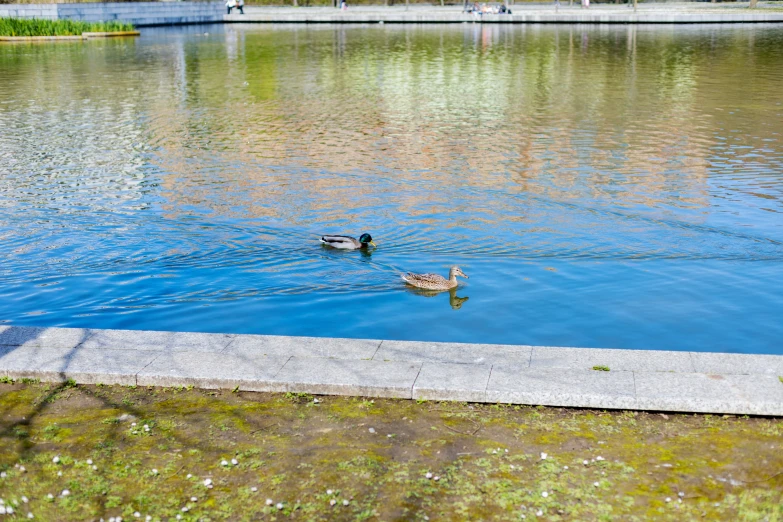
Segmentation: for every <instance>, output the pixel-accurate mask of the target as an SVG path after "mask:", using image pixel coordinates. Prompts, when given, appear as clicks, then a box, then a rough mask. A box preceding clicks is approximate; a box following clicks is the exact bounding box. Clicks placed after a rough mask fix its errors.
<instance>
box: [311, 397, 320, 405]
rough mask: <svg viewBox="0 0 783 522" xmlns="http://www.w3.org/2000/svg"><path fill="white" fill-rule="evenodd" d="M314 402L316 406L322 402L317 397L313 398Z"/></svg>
mask: <svg viewBox="0 0 783 522" xmlns="http://www.w3.org/2000/svg"><path fill="white" fill-rule="evenodd" d="M313 402H314V403H315V404H318V403H319V402H321V401H319V400H318V398H317V397H316V398H313Z"/></svg>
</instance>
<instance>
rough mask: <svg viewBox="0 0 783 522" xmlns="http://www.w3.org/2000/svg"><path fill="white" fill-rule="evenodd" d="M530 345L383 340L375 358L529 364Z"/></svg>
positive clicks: (459, 362) (507, 364)
mask: <svg viewBox="0 0 783 522" xmlns="http://www.w3.org/2000/svg"><path fill="white" fill-rule="evenodd" d="M532 349H533V348H532V347H531V346H514V345H506V344H465V343H432V342H419V341H383V342H382V343H381V347H380V348H378V352H377V353H376V354H375V357H373V360H375V361H413V362H425V361H427V362H440V363H452V364H503V365H506V366H525V367H526V366H528V365H529V364H530V353H531V351H532Z"/></svg>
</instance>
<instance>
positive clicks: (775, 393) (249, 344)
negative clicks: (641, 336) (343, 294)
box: [0, 325, 783, 416]
mask: <svg viewBox="0 0 783 522" xmlns="http://www.w3.org/2000/svg"><path fill="white" fill-rule="evenodd" d="M593 366H606V367H608V368H609V369H610V371H597V370H593V369H592V367H593ZM0 376H8V377H11V378H22V377H30V378H37V379H41V380H42V381H52V382H61V381H64V380H66V379H73V380H75V381H76V382H78V383H85V384H95V383H105V384H130V385H132V384H138V385H144V386H188V385H192V386H197V387H202V388H235V387H237V386H238V387H239V388H240V389H243V390H250V391H274V392H288V391H290V392H306V393H314V394H334V395H359V396H369V397H393V398H403V399H411V398H414V399H427V400H454V401H469V402H503V403H514V404H531V405H538V404H541V405H547V406H566V407H584V408H601V409H640V410H661V411H677V412H700V413H728V414H749V415H769V416H783V381H781V377H783V356H780V355H744V354H722V353H695V352H671V351H669V352H667V351H643V350H614V349H588V348H561V347H538V346H536V347H532V346H509V345H489V344H485V345H479V344H458V343H432V342H407V341H406V342H403V341H377V340H365V339H335V338H315V337H284V336H266V335H233V334H202V333H189V332H149V331H129V330H86V329H79V328H24V327H15V326H7V325H3V326H0Z"/></svg>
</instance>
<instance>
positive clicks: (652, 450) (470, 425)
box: [0, 382, 783, 521]
mask: <svg viewBox="0 0 783 522" xmlns="http://www.w3.org/2000/svg"><path fill="white" fill-rule="evenodd" d="M318 400H319V401H320V402H318V403H316V402H314V400H313V398H312V397H310V396H306V395H291V394H288V395H282V394H261V393H245V392H235V393H232V392H231V391H207V390H195V389H163V388H128V387H121V386H75V385H73V384H72V383H70V384H64V385H55V384H38V383H29V382H28V383H19V382H17V383H13V384H12V383H9V382H6V383H0V430H1V431H0V436H1V438H0V470H1V471H2V472H3V473H4V476H3V477H2V478H0V498H2V499H3V501H4V503H5V504H4V505H5V506H11V507H12V508H13V510H14V515H13V516H14V517H18V518H24V517H26V516H27V513H28V512H30V513H33V515H34V516H35V518H36V519H38V520H97V519H100V518H104V519H108V518H109V517H117V516H122V517H123V519H124V520H136V518H135V517H134V513H136V512H138V514H139V515H140V516H139V520H145V519H147V517H148V516H149V517H151V518H149V520H174V519H176V518H177V516H179V517H180V518H181V519H182V520H289V519H293V520H426V519H429V520H521V519H523V518H525V519H526V520H619V519H621V520H652V519H654V520H677V521H681V520H769V521H779V520H783V507H782V505H783V420H780V419H763V418H738V417H733V416H732V417H720V416H710V415H672V414H668V415H663V414H652V413H651V414H648V413H635V412H600V411H589V410H574V409H559V408H540V407H539V408H534V407H522V406H500V405H475V404H458V403H434V402H424V403H417V402H415V401H405V400H379V399H375V400H374V401H372V400H368V399H361V398H343V397H319V398H318ZM134 423H135V424H134ZM145 425H146V426H147V427H148V431H147V429H145V428H144V426H145ZM371 428H372V430H371ZM542 453H546V454H547V455H546V458H545V459H542ZM55 457H58V462H56V463H55V462H54V461H53V459H54V458H55ZM599 457H600V458H599ZM232 459H236V460H237V463H236V464H232V463H231V460H232ZM223 461H226V463H228V465H223V464H222V462H223ZM585 462H586V464H585ZM427 473H431V474H432V477H431V478H427ZM435 477H437V478H438V480H435ZM207 478H209V479H211V480H212V487H211V488H209V487H207V486H205V482H204V481H205V479H207ZM252 488H257V490H256V491H254V490H253V489H252ZM66 489H67V490H68V491H69V494H68V495H65V496H63V494H62V492H63V490H66ZM327 490H331V492H328V491H327ZM49 494H51V495H52V498H49V497H48V495H49ZM23 497H24V498H25V499H27V501H26V502H25V500H24V499H23ZM193 499H195V500H193ZM267 499H271V500H272V501H273V505H272V506H269V505H267V503H266V500H267ZM331 500H335V501H336V502H335V503H334V505H333V506H332V505H331V503H330V501H331ZM343 501H348V503H347V505H344V504H343ZM278 503H281V504H282V509H278V507H277V504H278ZM183 508H187V511H183Z"/></svg>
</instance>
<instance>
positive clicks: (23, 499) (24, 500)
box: [22, 495, 30, 504]
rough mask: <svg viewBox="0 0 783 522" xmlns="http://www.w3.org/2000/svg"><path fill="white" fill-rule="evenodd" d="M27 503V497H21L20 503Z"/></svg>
mask: <svg viewBox="0 0 783 522" xmlns="http://www.w3.org/2000/svg"><path fill="white" fill-rule="evenodd" d="M29 501H30V499H29V498H27V497H25V496H24V495H22V502H24V503H25V504H27V502H29Z"/></svg>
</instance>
